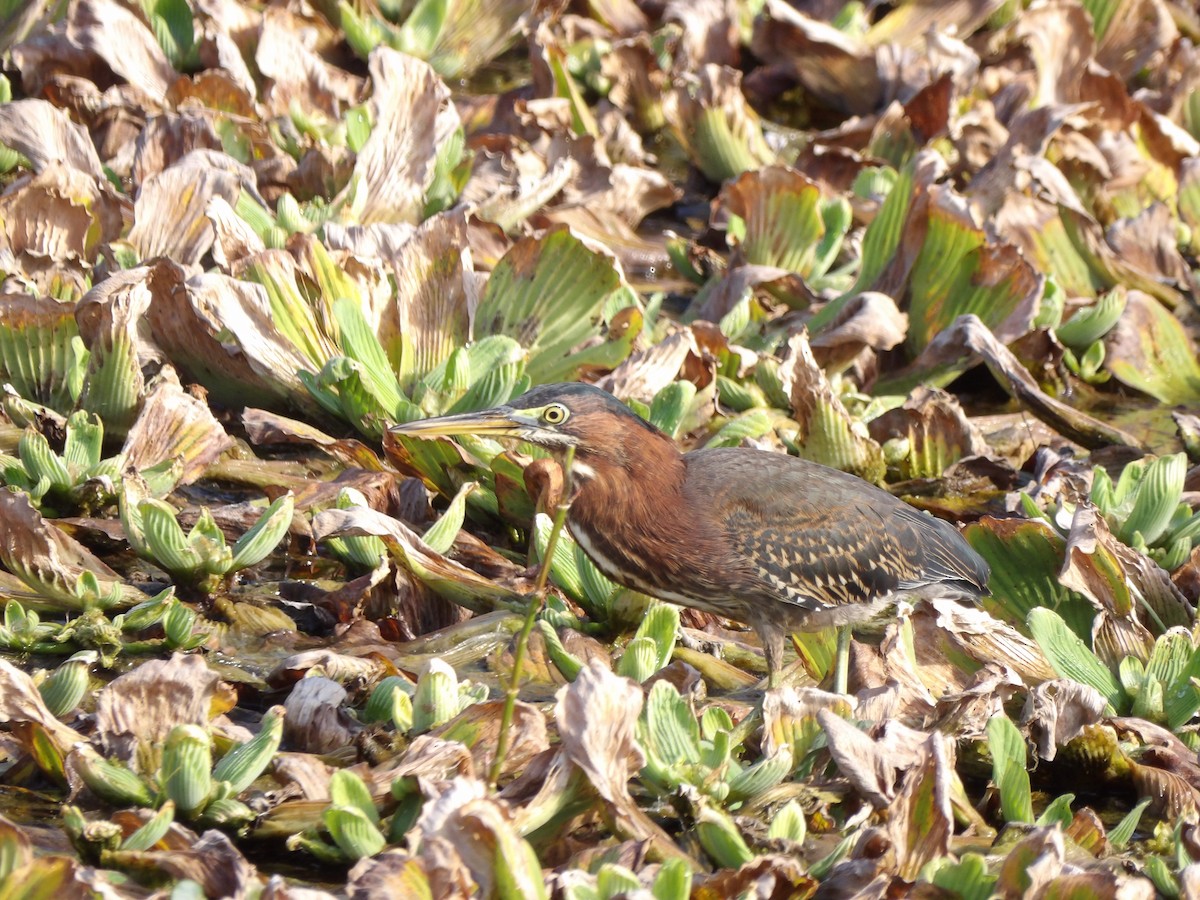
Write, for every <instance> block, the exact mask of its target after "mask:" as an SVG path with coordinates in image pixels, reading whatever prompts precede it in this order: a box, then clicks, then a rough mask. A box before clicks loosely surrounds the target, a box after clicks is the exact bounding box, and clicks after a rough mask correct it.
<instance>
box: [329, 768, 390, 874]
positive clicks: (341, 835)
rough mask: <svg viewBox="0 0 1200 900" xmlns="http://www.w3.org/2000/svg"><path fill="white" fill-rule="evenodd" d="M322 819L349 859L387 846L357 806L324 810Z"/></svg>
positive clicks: (376, 829)
mask: <svg viewBox="0 0 1200 900" xmlns="http://www.w3.org/2000/svg"><path fill="white" fill-rule="evenodd" d="M335 777H336V776H335ZM324 820H325V827H326V828H328V829H329V834H330V836H331V837H332V838H333V841H334V843H335V844H337V846H338V849H339V850H341V851H342V852H343V853H345V854H346V855H347V856H348V857H350V859H363V858H364V857H367V856H374V855H375V854H376V853H378V852H379V851H380V850H382V849H383V848H384V847H386V846H387V840H386V839H385V838H384V836H383V835H382V834H380V832H379V828H378V826H377V825H376V824H375V823H374V822H373V821H372V820H371V819H370V818H369V817H368V816H366V815H365V814H364V813H363V811H362V810H361V809H359V808H357V807H334V808H333V809H329V810H326V811H325V816H324Z"/></svg>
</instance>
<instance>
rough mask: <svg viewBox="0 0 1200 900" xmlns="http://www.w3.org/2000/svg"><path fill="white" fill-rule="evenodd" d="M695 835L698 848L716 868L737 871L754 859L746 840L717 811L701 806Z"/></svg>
mask: <svg viewBox="0 0 1200 900" xmlns="http://www.w3.org/2000/svg"><path fill="white" fill-rule="evenodd" d="M696 835H697V837H699V838H700V846H702V847H703V848H704V850H705V852H706V853H707V854H708V855H709V857H710V858H711V859H712V860H713V862H714V863H716V864H717V866H719V867H721V868H726V869H737V868H740V867H741V866H744V865H745V864H746V863H748V862H750V861H751V860H752V859H754V853H753V852H752V851H751V850H750V848H749V847H748V846H746V840H745V838H743V837H742V835H741V832H740V831H738V829H737V826H736V825H735V824H734V823H733V820H732V819H730V818H729V816H728V815H727V814H726V813H724V812H722V811H721V810H719V809H716V808H714V807H711V806H707V805H705V806H703V807H701V809H700V815H698V816H697V817H696Z"/></svg>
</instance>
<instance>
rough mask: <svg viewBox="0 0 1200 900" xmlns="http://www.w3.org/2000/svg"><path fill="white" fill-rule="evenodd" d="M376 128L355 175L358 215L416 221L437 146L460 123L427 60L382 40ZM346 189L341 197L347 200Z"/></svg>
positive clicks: (375, 71)
mask: <svg viewBox="0 0 1200 900" xmlns="http://www.w3.org/2000/svg"><path fill="white" fill-rule="evenodd" d="M370 71H371V82H372V85H373V87H374V91H375V92H374V94H373V96H372V101H371V102H372V105H373V106H374V108H375V127H374V128H373V129H372V130H371V136H370V137H369V138H367V142H366V144H365V145H364V146H363V148H362V149H361V150H360V151H359V154H358V161H357V162H356V163H355V165H354V174H355V176H356V179H355V180H357V181H358V182H359V185H358V187H357V190H358V191H359V192H361V194H360V195H361V196H363V197H365V200H364V202H363V205H362V209H361V210H359V215H358V220H359V222H361V223H362V224H364V225H369V224H371V223H372V222H410V223H413V224H415V223H417V222H419V221H420V219H421V212H422V210H423V209H424V206H425V191H426V190H427V189H428V188H429V185H430V184H432V182H433V177H434V163H435V159H436V155H437V150H438V148H439V147H441V146H442V145H443V144H444V142H445V141H446V140H447V139H448V138H449V136H450V135H451V134H452V133H453V132H454V130H455V129H456V128H458V127H459V124H460V122H459V118H458V113H457V112H456V111H455V109H454V104H453V103H452V102H451V100H450V91H449V89H448V88H447V87H446V85H445V84H443V83H442V80H441V79H440V78H439V77H438V76H437V73H436V72H434V71H433V69H431V68H430V67H429V66H428V65H427V64H426V63H423V62H421V61H420V60H419V59H416V58H415V57H412V56H407V55H405V54H403V53H398V52H396V51H395V50H392V49H390V48H388V47H387V46H385V45H381V46H379V47H377V48H376V49H375V50H374V51H372V53H371V59H370ZM348 197H349V194H348V193H346V194H344V195H343V196H342V197H339V198H338V200H335V202H338V201H339V200H344V199H348Z"/></svg>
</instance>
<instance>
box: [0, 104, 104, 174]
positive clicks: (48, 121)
mask: <svg viewBox="0 0 1200 900" xmlns="http://www.w3.org/2000/svg"><path fill="white" fill-rule="evenodd" d="M0 143H2V144H4V145H5V146H8V147H12V148H13V149H14V150H16V151H17V152H19V153H20V154H21V155H22V156H24V157H25V158H26V159H28V160H29V161H30V163H31V164H32V165H33V170H34V171H35V172H42V171H43V170H45V169H46V168H47V167H49V166H51V165H54V164H63V163H65V164H66V165H68V166H70V167H71V168H73V169H77V170H79V171H80V172H83V173H84V174H85V175H91V176H92V177H93V178H96V179H101V180H102V179H103V178H104V170H103V168H102V167H101V165H100V158H99V157H98V156H97V155H96V148H95V147H94V146H93V145H92V142H91V139H90V138H89V137H88V133H87V130H86V129H85V128H83V127H82V126H80V125H77V124H76V123H74V122H72V121H71V119H70V117H68V116H67V114H66V113H65V112H64V111H63V110H61V109H57V108H55V107H54V106H52V105H51V104H49V103H47V102H46V101H45V100H14V101H13V102H12V103H5V104H2V105H0Z"/></svg>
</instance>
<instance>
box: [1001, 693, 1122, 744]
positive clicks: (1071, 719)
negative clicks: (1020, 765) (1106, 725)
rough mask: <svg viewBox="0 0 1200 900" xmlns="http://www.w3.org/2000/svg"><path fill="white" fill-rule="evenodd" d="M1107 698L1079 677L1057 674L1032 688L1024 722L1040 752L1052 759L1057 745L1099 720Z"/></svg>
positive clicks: (1023, 714)
mask: <svg viewBox="0 0 1200 900" xmlns="http://www.w3.org/2000/svg"><path fill="white" fill-rule="evenodd" d="M1107 703H1108V701H1107V699H1106V698H1105V697H1104V695H1102V694H1101V693H1100V692H1099V691H1098V690H1096V689H1095V688H1093V687H1089V686H1088V685H1085V684H1080V683H1079V682H1078V681H1071V680H1069V679H1064V678H1056V679H1053V680H1051V681H1044V682H1042V683H1041V684H1039V685H1037V686H1035V687H1034V688H1032V689H1031V690H1030V691H1029V696H1028V697H1027V698H1026V699H1025V709H1024V711H1023V712H1022V713H1021V724H1022V726H1024V727H1025V728H1026V729H1027V730H1028V732H1029V736H1030V737H1031V738H1033V740H1034V743H1035V744H1037V752H1038V756H1040V757H1041V758H1042V759H1045V760H1052V759H1054V757H1055V756H1057V755H1058V748H1059V747H1061V746H1063V745H1064V744H1066V743H1067V742H1068V741H1071V740H1073V739H1074V738H1076V737H1078V736H1079V735H1080V734H1081V733H1082V732H1083V729H1084V728H1085V727H1086V726H1088V725H1094V724H1096V723H1097V722H1099V721H1100V714H1101V713H1102V712H1103V711H1104V707H1105V706H1106V705H1107Z"/></svg>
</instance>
